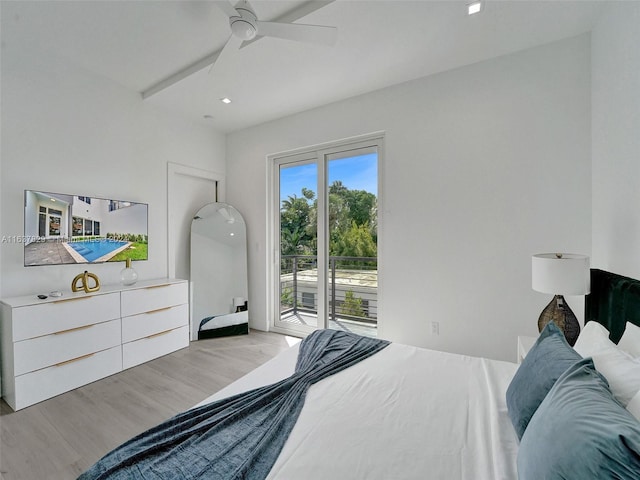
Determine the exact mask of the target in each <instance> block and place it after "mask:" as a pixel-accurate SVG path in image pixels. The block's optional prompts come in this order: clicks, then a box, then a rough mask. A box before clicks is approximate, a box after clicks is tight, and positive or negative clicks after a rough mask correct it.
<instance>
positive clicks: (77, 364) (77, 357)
mask: <svg viewBox="0 0 640 480" xmlns="http://www.w3.org/2000/svg"><path fill="white" fill-rule="evenodd" d="M188 299H189V292H188V283H187V281H186V280H175V279H168V278H163V279H156V280H147V281H141V282H138V283H136V284H135V285H132V286H130V287H123V286H122V285H106V286H102V288H101V289H100V290H99V291H98V292H95V293H90V294H86V293H84V292H75V293H72V292H70V291H69V292H63V296H62V297H49V298H47V299H45V300H40V299H38V298H37V296H36V294H34V295H29V296H24V297H15V298H7V299H3V300H2V304H1V307H2V310H1V315H2V331H1V332H2V333H1V335H2V337H1V348H2V396H3V397H4V399H5V401H6V402H7V403H8V404H9V405H10V406H11V408H13V409H14V410H19V409H21V408H24V407H28V406H29V405H33V404H34V403H37V402H40V401H42V400H45V399H47V398H51V397H53V396H55V395H59V394H61V393H63V392H67V391H69V390H72V389H74V388H78V387H80V386H82V385H86V384H87V383H90V382H93V381H95V380H98V379H100V378H104V377H106V376H108V375H112V374H114V373H117V372H119V371H121V370H123V369H126V368H129V367H133V366H135V365H138V364H140V363H144V362H147V361H149V360H151V359H153V358H157V357H160V356H162V355H166V354H167V353H171V352H173V351H175V350H178V349H180V348H184V347H187V346H188V345H189V304H188Z"/></svg>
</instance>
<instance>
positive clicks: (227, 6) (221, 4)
mask: <svg viewBox="0 0 640 480" xmlns="http://www.w3.org/2000/svg"><path fill="white" fill-rule="evenodd" d="M214 3H215V4H216V6H217V7H218V8H219V9H220V10H222V11H223V12H224V13H225V14H226V15H227V17H238V16H240V15H239V14H238V11H237V10H236V9H235V7H234V6H233V4H232V3H231V0H219V1H216V2H214Z"/></svg>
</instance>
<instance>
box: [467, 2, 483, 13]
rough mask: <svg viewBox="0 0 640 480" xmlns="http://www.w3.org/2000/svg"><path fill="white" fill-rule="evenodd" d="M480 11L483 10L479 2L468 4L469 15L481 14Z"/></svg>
mask: <svg viewBox="0 0 640 480" xmlns="http://www.w3.org/2000/svg"><path fill="white" fill-rule="evenodd" d="M480 10H482V2H480V1H477V2H471V3H467V13H468V14H469V15H473V14H476V13H479V12H480Z"/></svg>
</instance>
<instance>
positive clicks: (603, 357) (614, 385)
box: [573, 322, 640, 406]
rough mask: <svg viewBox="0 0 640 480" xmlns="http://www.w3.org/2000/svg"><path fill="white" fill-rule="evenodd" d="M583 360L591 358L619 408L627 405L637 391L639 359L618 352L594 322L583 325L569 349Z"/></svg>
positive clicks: (639, 372) (639, 386) (639, 384)
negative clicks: (571, 348) (616, 400)
mask: <svg viewBox="0 0 640 480" xmlns="http://www.w3.org/2000/svg"><path fill="white" fill-rule="evenodd" d="M573 348H574V349H575V350H576V352H578V353H579V354H580V355H582V356H583V357H585V358H586V357H592V358H593V363H594V365H595V367H596V370H598V371H599V372H600V373H601V374H602V375H604V376H605V377H606V379H607V381H608V382H609V388H611V392H612V393H613V395H614V396H615V397H616V398H617V399H618V401H619V402H620V403H622V405H624V406H627V404H628V403H629V401H630V400H631V399H632V398H633V396H634V395H635V394H636V393H638V391H640V358H639V359H634V358H633V357H632V356H631V355H629V354H628V353H626V352H623V351H622V350H620V349H619V348H618V347H617V346H616V344H615V343H613V342H612V341H611V340H609V331H608V330H607V329H606V328H604V327H603V326H602V325H600V324H599V323H597V322H587V324H586V325H585V327H584V329H583V330H582V332H581V333H580V335H579V337H578V340H577V341H576V344H575V346H574V347H573Z"/></svg>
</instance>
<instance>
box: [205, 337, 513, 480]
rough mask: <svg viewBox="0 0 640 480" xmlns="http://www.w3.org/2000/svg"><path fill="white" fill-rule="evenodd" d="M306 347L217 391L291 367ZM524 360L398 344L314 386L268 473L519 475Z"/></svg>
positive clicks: (479, 479)
mask: <svg viewBox="0 0 640 480" xmlns="http://www.w3.org/2000/svg"><path fill="white" fill-rule="evenodd" d="M296 356H297V347H292V348H291V349H289V350H287V351H285V352H283V353H282V354H280V355H279V356H277V357H276V358H274V359H273V360H271V361H270V362H267V363H266V364H265V365H263V366H261V367H259V368H258V369H256V370H254V371H253V372H251V373H250V374H248V375H247V376H245V377H243V378H241V379H240V380H238V381H237V382H234V383H233V384H231V385H230V386H228V387H227V388H225V389H223V390H222V391H220V392H218V393H217V394H215V395H213V396H212V397H210V398H209V399H207V400H206V401H205V402H202V403H206V402H208V401H211V400H214V399H219V398H223V397H225V396H228V395H231V394H234V393H238V392H241V391H244V390H247V389H250V388H254V387H257V386H260V385H266V384H269V383H272V382H274V381H277V380H279V379H282V378H285V377H287V376H288V375H290V374H291V373H292V372H293V370H294V366H295V361H296ZM516 369H517V365H516V364H512V363H507V362H500V361H495V360H488V359H482V358H474V357H468V356H462V355H455V354H448V353H443V352H437V351H432V350H425V349H421V348H416V347H410V346H406V345H399V344H391V345H390V346H389V347H387V348H385V349H384V350H382V351H381V352H379V353H377V354H375V355H373V356H372V357H370V358H368V359H366V360H364V361H362V362H360V363H358V364H357V365H354V366H352V367H350V368H348V369H346V370H344V371H342V372H339V373H337V374H335V375H333V376H331V377H328V378H326V379H324V380H322V381H321V382H318V383H317V384H315V385H313V386H312V387H311V388H310V389H309V392H308V394H307V398H306V401H305V405H304V408H303V410H302V413H301V414H300V417H299V419H298V421H297V423H296V425H295V427H294V428H293V431H292V432H291V435H290V436H289V439H288V440H287V442H286V444H285V446H284V448H283V450H282V452H281V454H280V456H279V458H278V460H277V461H276V464H275V465H274V466H273V468H272V470H271V473H270V475H269V477H268V478H271V479H276V478H277V479H301V478H304V479H305V480H313V479H318V480H326V479H327V478H330V479H332V480H338V479H350V480H352V479H367V480H371V479H380V480H389V479H394V480H395V479H398V480H399V479H434V480H457V479H469V480H484V479H486V480H498V479H505V480H514V479H516V478H517V472H516V462H515V459H516V452H517V446H518V442H517V438H516V435H515V433H514V430H513V427H512V425H511V423H510V421H509V418H508V416H507V408H506V404H505V399H504V398H505V392H506V389H507V386H508V384H509V382H510V381H511V378H512V377H513V374H514V373H515V371H516Z"/></svg>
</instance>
